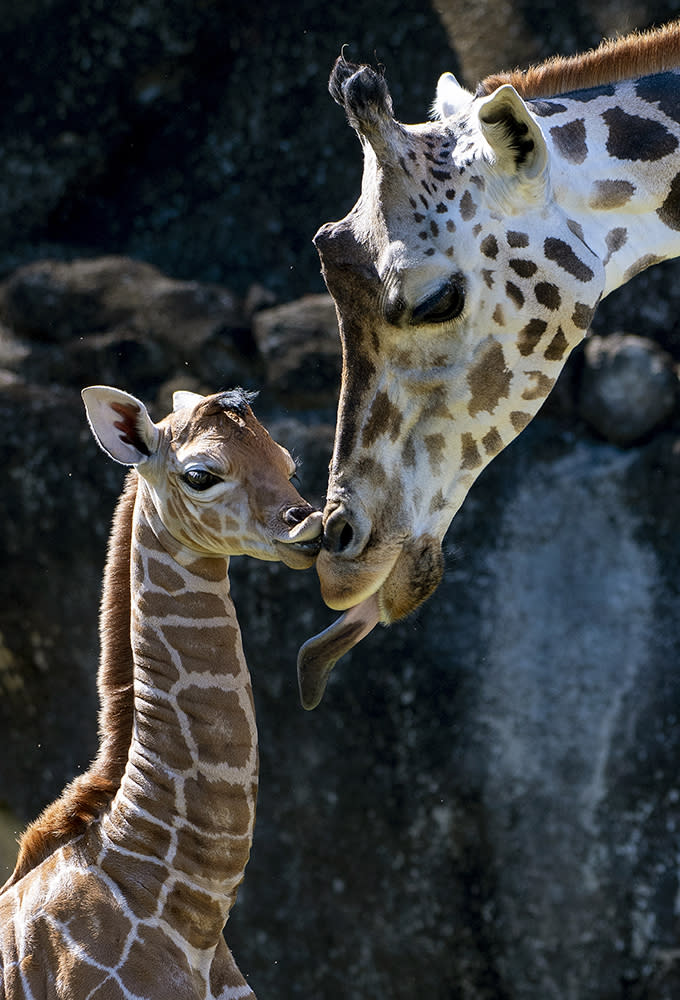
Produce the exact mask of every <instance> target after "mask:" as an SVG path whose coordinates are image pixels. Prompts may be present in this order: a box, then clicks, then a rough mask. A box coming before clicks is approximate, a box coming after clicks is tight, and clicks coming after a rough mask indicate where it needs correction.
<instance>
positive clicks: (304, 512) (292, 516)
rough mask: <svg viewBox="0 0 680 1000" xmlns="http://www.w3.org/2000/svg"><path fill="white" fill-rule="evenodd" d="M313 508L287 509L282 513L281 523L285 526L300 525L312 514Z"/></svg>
mask: <svg viewBox="0 0 680 1000" xmlns="http://www.w3.org/2000/svg"><path fill="white" fill-rule="evenodd" d="M313 510H314V508H313V507H289V508H288V510H286V511H284V514H283V521H284V523H285V524H290V525H293V524H301V523H302V522H303V521H304V520H305V518H306V517H309V515H310V514H311V513H313Z"/></svg>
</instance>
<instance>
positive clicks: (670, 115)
mask: <svg viewBox="0 0 680 1000" xmlns="http://www.w3.org/2000/svg"><path fill="white" fill-rule="evenodd" d="M679 95H680V70H678V71H666V72H663V73H657V74H652V75H650V76H645V77H641V78H640V79H637V80H625V81H622V82H619V83H614V84H607V85H604V86H599V87H594V88H592V89H588V90H583V91H575V92H574V93H573V94H571V95H566V96H557V97H554V98H550V99H547V100H544V99H538V100H535V101H533V102H530V106H531V107H532V109H533V110H534V111H535V112H536V113H537V115H538V117H539V120H540V123H541V126H542V129H543V133H544V135H545V138H546V141H547V143H548V146H549V147H550V150H551V154H552V155H551V181H552V185H553V193H554V197H555V201H556V203H557V204H558V205H559V206H560V208H561V209H562V210H563V211H564V212H565V213H566V215H567V218H568V219H569V220H570V225H571V227H572V229H574V231H575V232H578V230H579V229H580V232H578V235H582V239H583V240H584V242H585V243H586V244H587V246H588V247H589V248H590V249H591V250H592V251H594V252H595V253H596V254H597V256H598V257H599V258H600V260H601V261H602V262H603V264H604V268H605V276H606V281H605V287H604V291H603V297H604V296H605V295H608V294H609V293H610V292H611V291H613V290H614V289H615V288H617V287H619V286H620V285H622V284H625V282H627V281H628V280H630V278H632V277H634V276H635V275H636V274H638V273H639V272H640V271H642V270H644V269H645V268H646V267H649V266H650V265H651V264H654V263H658V262H659V261H662V260H666V259H669V258H672V257H676V256H678V255H679V254H680V181H678V180H676V179H674V178H676V175H678V174H679V172H680V121H678V113H677V102H678V96H679Z"/></svg>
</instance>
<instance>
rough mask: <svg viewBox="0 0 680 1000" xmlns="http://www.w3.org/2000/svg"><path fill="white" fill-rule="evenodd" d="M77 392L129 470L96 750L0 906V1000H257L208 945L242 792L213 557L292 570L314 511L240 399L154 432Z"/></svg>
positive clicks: (246, 719)
mask: <svg viewBox="0 0 680 1000" xmlns="http://www.w3.org/2000/svg"><path fill="white" fill-rule="evenodd" d="M82 395H83V400H84V403H85V407H86V411H87V416H88V420H89V423H90V427H91V429H92V431H93V434H94V436H95V438H96V440H97V441H98V443H99V444H100V445H101V447H102V448H103V449H104V451H105V452H107V453H108V455H109V456H110V457H111V458H113V459H114V460H115V461H117V462H120V463H123V464H125V465H130V466H132V469H131V471H130V473H129V475H128V479H127V482H126V486H125V489H124V491H123V494H122V496H121V499H120V501H119V504H118V507H117V511H116V514H115V517H114V524H113V529H112V534H111V538H110V542H109V552H108V559H107V567H106V572H105V580H104V594H103V599H102V612H101V627H100V631H101V639H102V656H101V662H100V672H99V690H100V695H101V700H102V707H101V712H100V732H101V741H100V750H99V753H98V755H97V757H96V759H95V761H94V764H93V765H92V767H91V768H90V770H89V771H88V772H87V773H86V774H85V775H83V776H81V777H80V778H78V779H76V780H75V781H74V782H73V783H72V784H71V785H70V786H68V787H67V789H66V790H65V792H64V793H63V794H62V797H61V798H60V799H58V800H57V801H56V802H55V803H53V804H52V806H49V807H48V808H47V809H46V810H45V812H44V813H43V814H42V816H41V817H39V818H38V819H37V820H36V821H35V823H34V824H33V825H32V826H31V827H29V829H28V830H27V832H26V833H25V834H24V837H23V838H22V841H21V848H20V854H19V859H18V861H17V865H16V869H15V871H14V874H13V875H12V876H11V877H10V879H9V880H8V882H7V883H6V884H5V886H4V887H3V888H2V889H1V890H0V998H7V1000H45V998H55V1000H58V998H64V1000H66V998H68V1000H81V998H82V1000H85V998H93V1000H95V998H96V1000H100V998H101V1000H123V998H135V1000H139V998H145V1000H167V998H168V997H177V998H187V1000H189V998H191V1000H197V998H201V1000H207V998H220V1000H237V998H239V1000H240V998H254V993H253V992H252V990H251V988H250V987H249V986H248V984H247V983H246V980H245V979H244V977H243V976H242V975H241V973H240V972H239V970H238V968H237V966H236V964H235V962H234V960H233V958H232V956H231V952H230V951H229V949H228V947H227V945H226V943H225V941H224V938H223V936H222V931H223V927H224V924H225V922H226V920H227V917H228V914H229V911H230V909H231V907H232V905H233V903H234V901H235V898H236V893H237V890H238V887H239V885H240V883H241V881H242V878H243V872H244V869H245V866H246V862H247V860H248V856H249V852H250V846H251V842H252V833H253V824H254V818H255V802H256V794H257V784H258V750H257V732H256V725H255V712H254V706H253V697H252V691H251V686H250V677H249V673H248V668H247V665H246V662H245V659H244V655H243V648H242V644H241V634H240V630H239V626H238V622H237V619H236V614H235V611H234V606H233V604H232V601H231V598H230V595H229V577H228V568H229V556H231V555H243V554H245V555H250V556H253V557H255V558H256V559H264V560H272V561H274V560H282V561H283V562H284V563H285V564H286V565H287V566H290V567H291V568H293V569H305V568H308V567H310V566H311V565H312V564H313V562H314V559H315V557H316V552H317V549H318V546H319V543H320V535H321V512H320V511H316V510H315V509H314V508H313V507H311V506H310V505H309V504H308V503H306V501H304V500H303V499H302V497H301V496H300V494H299V493H298V492H297V490H296V488H295V487H294V485H293V484H292V482H291V481H290V480H291V478H292V477H293V475H294V473H295V462H294V461H293V459H292V458H291V456H290V455H289V453H288V452H287V451H286V450H285V449H284V448H282V447H281V446H280V445H278V444H276V443H275V442H274V441H273V440H272V438H271V437H270V436H269V434H268V433H267V431H266V430H265V429H264V428H263V427H262V425H261V424H260V423H259V422H258V421H257V420H256V418H255V416H254V415H253V412H252V410H251V407H250V395H249V394H248V393H245V392H244V391H242V390H233V391H230V392H224V393H219V394H216V395H212V396H207V397H204V396H200V395H198V394H195V393H189V392H178V393H175V395H174V398H173V403H174V407H173V412H172V413H171V414H170V415H169V416H167V417H165V418H164V419H163V420H161V421H160V422H159V423H153V422H152V420H151V418H150V416H149V414H148V412H147V410H146V408H145V406H144V404H143V403H142V402H140V401H139V400H138V399H136V398H135V397H134V396H131V395H129V394H128V393H126V392H123V391H121V390H119V389H114V388H111V387H107V386H91V387H89V388H87V389H84V390H83V394H82Z"/></svg>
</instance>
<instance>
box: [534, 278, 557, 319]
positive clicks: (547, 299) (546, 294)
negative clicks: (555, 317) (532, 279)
mask: <svg viewBox="0 0 680 1000" xmlns="http://www.w3.org/2000/svg"><path fill="white" fill-rule="evenodd" d="M534 294H535V295H536V301H537V302H540V303H541V305H542V306H545V307H546V309H550V310H551V311H552V312H554V311H555V310H556V309H559V308H560V305H561V304H562V298H561V296H560V290H559V288H558V287H557V285H553V284H552V282H550V281H539V282H538V284H537V285H536V287H535V289H534Z"/></svg>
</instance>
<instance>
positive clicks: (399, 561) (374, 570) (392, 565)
mask: <svg viewBox="0 0 680 1000" xmlns="http://www.w3.org/2000/svg"><path fill="white" fill-rule="evenodd" d="M316 569H317V572H318V574H319V580H320V583H321V596H322V597H323V599H324V601H325V602H326V604H327V605H328V606H329V608H333V609H334V610H335V611H346V610H348V609H349V608H353V607H356V606H357V605H358V604H361V603H363V601H365V600H366V599H367V598H368V597H370V596H371V595H373V594H376V595H377V596H378V602H379V606H380V620H381V621H382V622H383V624H385V625H390V624H392V622H395V621H398V620H399V619H400V618H405V617H406V616H407V615H409V614H411V612H412V611H415V609H416V608H417V607H418V606H419V605H420V604H422V603H423V601H425V600H427V598H428V597H430V595H431V594H432V593H433V592H434V591H435V590H436V588H437V586H438V585H439V583H440V581H441V578H442V573H443V571H444V560H443V556H442V551H441V542H440V541H439V540H438V539H437V538H435V537H434V536H433V535H429V534H423V535H420V536H419V537H417V538H410V539H407V540H406V541H405V542H400V543H398V544H391V543H389V542H386V543H383V544H381V545H379V546H370V547H367V548H366V549H365V550H364V551H363V552H362V553H361V554H360V555H359V556H356V557H355V558H344V557H343V556H341V555H334V554H333V553H331V552H330V551H328V550H327V549H324V548H322V549H321V552H320V553H319V557H318V559H317V563H316Z"/></svg>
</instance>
